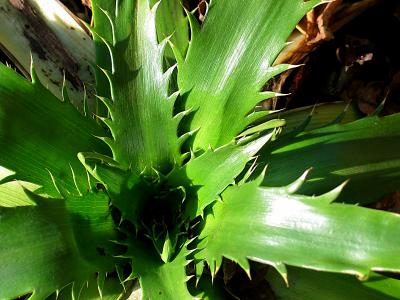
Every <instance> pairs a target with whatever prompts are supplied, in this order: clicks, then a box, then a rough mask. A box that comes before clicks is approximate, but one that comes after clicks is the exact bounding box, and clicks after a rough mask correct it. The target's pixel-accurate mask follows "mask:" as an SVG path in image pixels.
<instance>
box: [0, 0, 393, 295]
mask: <svg viewBox="0 0 400 300" xmlns="http://www.w3.org/2000/svg"><path fill="white" fill-rule="evenodd" d="M168 3H169V4H171V3H172V4H174V6H169V9H171V7H173V9H172V10H177V8H178V10H180V9H181V8H180V6H179V5H176V2H174V1H169V2H168ZM317 4H319V1H317V0H310V1H307V2H303V1H302V0H280V1H266V0H251V1H248V0H247V1H242V0H237V1H232V0H213V1H212V2H211V3H210V5H209V8H208V13H207V16H206V19H205V21H204V23H203V24H199V23H198V22H197V21H196V19H195V18H194V17H193V15H192V13H191V12H187V17H186V18H187V20H189V23H190V26H189V27H190V41H188V40H187V39H188V34H187V33H186V29H187V27H186V26H184V25H185V24H186V23H185V18H183V17H182V18H180V19H179V20H180V21H179V22H177V24H178V23H179V26H178V25H177V24H174V23H173V22H172V23H171V22H170V23H168V22H167V21H168V20H167V18H168V14H161V15H160V16H157V17H156V15H157V9H159V7H160V6H159V5H163V3H161V4H160V3H156V4H153V3H150V2H149V1H148V0H130V1H128V0H124V1H105V0H96V1H93V14H94V27H93V28H91V30H92V34H93V39H94V43H95V47H96V66H95V68H96V82H97V83H96V90H97V97H98V99H99V101H101V103H102V104H103V105H104V110H103V111H105V112H106V113H105V114H100V113H98V115H97V116H95V118H92V116H91V115H90V114H89V113H87V115H82V114H81V113H80V112H78V110H77V109H76V108H75V107H73V105H72V104H70V102H69V101H68V97H67V93H66V92H65V93H63V95H64V97H63V99H57V98H56V97H55V96H53V95H52V94H51V93H50V92H49V91H48V90H47V89H46V88H45V87H44V86H43V85H42V84H41V83H40V82H39V80H38V78H37V76H36V75H35V71H34V63H33V67H32V70H31V75H32V81H31V82H29V81H27V80H25V79H23V78H22V77H21V76H20V75H18V74H16V73H15V72H14V71H13V70H12V69H10V68H8V67H6V66H3V65H2V66H0V78H1V80H0V165H1V166H2V168H1V175H2V176H1V185H0V205H1V208H0V258H1V265H0V298H1V299H13V298H17V297H21V296H26V297H28V298H29V299H46V298H49V299H53V298H57V297H58V298H62V299H70V298H72V299H78V298H80V299H96V298H105V299H124V298H127V297H128V296H129V295H130V294H131V293H132V294H135V292H132V291H133V290H135V284H136V283H139V285H140V288H141V289H140V290H139V291H140V293H141V295H142V298H143V299H192V298H209V299H218V298H221V297H222V298H223V297H224V294H223V293H224V291H223V287H222V288H221V287H220V286H219V285H218V283H217V281H214V286H212V285H211V284H209V283H211V280H212V278H215V277H216V276H218V274H217V273H218V270H219V268H220V267H221V264H222V262H223V257H225V258H227V259H230V260H232V261H234V262H236V263H238V265H239V266H240V267H241V268H243V269H244V270H245V271H246V272H247V273H248V274H249V275H250V272H251V270H250V263H249V261H256V262H260V263H263V264H267V265H270V266H272V267H273V268H274V269H276V270H277V273H278V274H280V276H281V277H282V278H283V279H282V278H281V279H276V278H275V277H274V276H273V275H271V276H270V275H268V277H267V278H268V279H269V280H271V283H272V286H273V288H274V290H275V292H276V293H277V295H278V296H280V297H283V298H285V297H287V298H288V299H291V298H289V297H290V296H291V295H292V294H293V293H292V294H291V293H286V292H285V288H283V287H281V286H280V283H279V280H280V281H281V282H286V283H288V282H289V283H290V282H291V275H290V274H291V272H293V274H294V277H293V278H294V280H295V281H296V280H297V278H299V277H298V275H297V274H299V272H298V271H297V269H289V272H288V271H287V268H286V266H288V265H290V266H294V267H301V268H306V269H312V270H319V271H326V272H332V273H331V274H330V275H329V276H331V277H329V276H328V278H331V279H329V280H332V281H333V282H337V283H338V286H339V287H340V286H344V285H345V284H344V283H343V282H348V281H343V280H342V278H348V277H341V276H348V275H355V276H356V277H358V279H361V280H368V278H369V276H370V275H371V276H372V278H373V280H375V281H376V280H379V281H382V282H384V283H385V282H389V283H390V284H389V283H388V284H387V287H388V288H387V289H386V290H385V289H383V288H380V285H379V288H374V287H376V286H377V285H374V284H358V282H357V280H354V281H350V285H351V286H352V289H349V292H351V297H352V298H351V299H365V298H363V297H364V296H365V295H366V294H365V291H366V290H368V289H369V290H368V293H369V294H368V293H367V294H368V295H373V297H376V299H381V298H382V299H394V298H393V297H396V292H397V291H398V283H397V280H395V279H388V278H386V277H385V276H383V275H379V274H375V273H372V272H399V271H400V257H399V255H398V252H399V250H400V238H399V236H398V234H397V231H398V228H399V226H400V218H399V216H397V215H395V214H391V213H387V212H381V211H375V210H371V209H367V208H363V207H360V206H357V205H354V204H353V203H369V202H373V201H376V200H377V199H378V198H379V196H381V195H383V194H385V193H388V192H391V191H393V190H395V189H396V188H398V186H399V178H400V172H399V165H400V156H399V153H400V152H399V150H400V141H399V135H400V133H399V132H400V131H399V128H400V116H399V115H392V116H389V117H384V118H378V117H376V116H372V117H368V118H365V119H361V120H359V121H355V122H353V123H348V124H344V125H343V124H339V123H335V124H327V126H323V127H321V128H316V129H313V130H305V128H306V127H305V125H306V123H307V120H304V124H303V125H302V126H300V127H297V128H296V129H295V130H285V129H284V127H283V126H284V125H285V121H284V120H282V119H277V118H274V117H273V116H274V115H273V112H271V111H263V110H259V109H257V105H258V104H259V103H260V102H261V101H263V100H265V99H268V98H270V97H274V96H276V94H275V93H273V92H262V91H261V90H262V87H263V86H264V84H265V83H266V82H267V81H268V80H269V79H271V78H272V77H273V76H275V75H277V74H279V73H281V72H283V71H285V70H287V69H289V68H291V67H292V66H290V65H278V66H274V65H273V62H274V59H275V58H276V57H277V55H278V54H279V53H280V51H281V50H282V49H283V48H284V47H285V44H286V40H287V37H288V36H289V34H290V32H291V31H292V29H293V28H294V27H295V25H296V24H297V22H298V21H299V20H300V19H301V18H302V16H303V15H304V14H305V13H306V12H307V11H308V10H310V9H311V8H312V7H313V6H315V5H317ZM164 12H165V10H164ZM181 13H182V12H181ZM182 16H183V15H182ZM160 22H161V23H162V22H164V23H162V24H163V25H164V27H168V26H169V27H168V28H171V26H172V28H175V31H176V32H175V33H174V34H175V37H174V35H172V36H169V35H163V34H162V33H160V32H158V34H157V30H156V28H157V24H160ZM167 25H168V26H167ZM174 26H175V27H174ZM158 28H159V29H160V28H163V26H158ZM168 30H169V29H168ZM177 37H179V39H178V38H177ZM185 39H186V40H185ZM168 47H170V48H171V49H172V51H171V49H170V48H168ZM166 49H170V50H168V52H166V51H167V50H166ZM165 53H167V54H165ZM172 53H173V57H172ZM173 59H174V60H175V61H176V64H174V65H172V66H171V67H168V66H169V65H170V62H171V61H172V60H173ZM59 100H61V101H59ZM85 111H86V112H87V110H85ZM271 116H272V117H271ZM266 117H267V118H268V120H267V119H265V118H266ZM263 120H264V121H263ZM360 149H361V150H360ZM267 165H268V166H269V167H268V168H269V169H270V170H267V172H265V166H267ZM310 167H313V170H312V171H311V172H309V168H310ZM308 173H310V175H309V176H308ZM307 176H308V177H307ZM348 179H349V182H348V183H347V185H345V184H344V183H345V182H347V181H346V180H348ZM346 202H347V203H346ZM292 270H293V271H292ZM307 272H308V271H307ZM340 273H343V274H347V275H340ZM300 274H301V273H300ZM306 274H308V273H306ZM317 277H318V276H317ZM191 278H192V279H191ZM300 278H301V279H302V281H300V283H299V284H300V285H298V286H297V287H300V291H299V288H297V289H296V290H295V292H294V294H296V293H300V294H301V287H303V286H305V287H307V286H310V282H318V280H317V279H315V276H313V275H307V276H305V275H304V276H303V277H300ZM318 278H320V279H321V280H322V283H324V281H323V277H318ZM337 278H339V279H337ZM207 282H209V283H208V284H207ZM296 282H297V281H296ZM325 282H326V281H325ZM367 282H368V281H367ZM347 285H348V284H347ZM347 285H345V286H347ZM323 286H326V284H325V285H323ZM211 287H213V288H214V289H212V288H211ZM295 287H296V286H295ZM219 288H221V290H219ZM395 288H397V289H395ZM305 289H306V288H305ZM136 292H137V291H136ZM318 295H319V294H315V297H318ZM340 295H341V294H338V297H339V298H340V297H341V296H340ZM398 296H399V294H398V293H397V297H398ZM378 297H380V298H378ZM339 298H337V299H339ZM333 299H334V298H333ZM340 299H343V298H340ZM349 299H350V298H349ZM374 299H375V298H374Z"/></svg>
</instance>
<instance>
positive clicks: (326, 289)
mask: <svg viewBox="0 0 400 300" xmlns="http://www.w3.org/2000/svg"><path fill="white" fill-rule="evenodd" d="M288 272H289V287H288V286H286V284H285V283H284V282H283V280H282V278H281V276H280V275H279V274H278V273H277V272H276V271H274V270H270V271H269V272H268V275H267V279H268V281H269V283H270V285H271V287H272V290H273V291H274V294H275V295H276V297H277V298H276V299H277V300H299V299H307V300H321V299H324V300H366V299H371V300H372V299H373V300H395V299H399V298H400V281H399V280H396V279H392V278H388V277H385V276H382V275H379V274H376V273H374V274H372V275H371V277H370V278H369V279H368V280H367V281H359V280H357V279H356V278H352V277H351V276H348V275H342V274H334V273H326V272H317V271H311V270H305V269H300V268H288Z"/></svg>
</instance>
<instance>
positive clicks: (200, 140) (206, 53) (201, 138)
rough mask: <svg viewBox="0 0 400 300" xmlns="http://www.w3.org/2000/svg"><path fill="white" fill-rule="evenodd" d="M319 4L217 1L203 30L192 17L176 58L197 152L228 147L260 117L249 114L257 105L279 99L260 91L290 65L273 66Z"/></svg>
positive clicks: (315, 0) (299, 0) (313, 0)
mask: <svg viewBox="0 0 400 300" xmlns="http://www.w3.org/2000/svg"><path fill="white" fill-rule="evenodd" d="M318 2H319V1H318V0H311V1H307V2H304V1H303V0H282V1H265V0H250V1H232V0H214V1H212V3H211V6H210V9H209V11H208V14H207V17H206V19H205V22H204V23H203V24H202V26H201V27H200V26H199V24H198V23H197V22H196V20H195V19H194V17H193V16H191V15H189V18H190V19H189V20H190V23H191V24H190V25H191V33H192V34H191V42H190V45H189V49H188V52H187V55H186V57H185V58H181V59H178V69H179V72H178V85H179V88H180V91H181V93H182V94H184V93H187V94H188V97H187V100H186V103H185V105H186V108H187V109H193V110H194V111H196V113H195V115H194V117H193V120H192V122H191V124H190V130H194V129H199V131H198V132H197V134H196V136H195V139H194V148H195V149H197V148H202V149H207V148H208V146H209V145H211V146H212V147H214V148H216V147H218V146H222V145H224V144H227V143H229V142H230V141H231V140H232V139H234V138H235V137H236V135H238V134H239V133H240V132H241V131H242V130H244V129H245V128H246V127H247V126H248V125H249V124H251V123H252V122H253V121H254V119H255V118H254V117H257V115H252V114H250V115H248V114H249V113H251V112H252V110H253V109H254V107H255V106H256V104H258V103H259V102H261V101H262V100H264V99H267V98H270V97H273V96H275V93H272V92H266V93H261V92H260V90H261V88H262V87H263V85H264V84H265V83H266V82H267V81H268V80H269V79H270V78H272V77H273V76H275V75H277V74H279V73H281V72H283V71H285V70H287V69H288V68H290V66H288V65H280V66H276V67H272V64H273V62H274V59H275V58H276V57H277V55H278V54H279V52H280V51H281V50H282V48H283V47H285V43H286V40H287V38H288V36H289V35H290V33H291V32H292V30H293V28H294V27H295V26H296V24H297V23H298V21H299V20H300V19H301V17H302V16H303V15H304V14H305V13H306V12H307V11H308V10H310V9H311V8H312V7H313V6H314V5H316V4H317V3H318ZM176 52H178V51H176ZM265 114H266V113H264V115H265Z"/></svg>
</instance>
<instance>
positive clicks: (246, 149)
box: [168, 133, 273, 218]
mask: <svg viewBox="0 0 400 300" xmlns="http://www.w3.org/2000/svg"><path fill="white" fill-rule="evenodd" d="M272 135H273V133H270V134H267V135H265V136H264V137H262V138H259V139H258V140H255V141H253V142H250V143H248V144H246V145H240V144H235V143H231V144H228V145H225V146H223V147H220V148H218V149H216V150H212V149H209V150H208V151H206V152H205V153H204V154H201V155H200V156H198V157H196V158H193V159H191V160H190V161H189V162H188V163H187V164H185V165H184V166H183V167H182V168H179V169H177V170H174V172H172V174H170V176H169V177H168V181H169V182H170V183H171V184H174V185H176V186H178V185H179V184H181V185H183V186H184V187H191V189H190V190H187V191H186V196H187V200H188V201H187V204H186V205H187V206H186V212H185V213H186V214H187V216H189V217H191V218H194V217H196V216H199V215H202V214H203V210H204V208H205V207H206V206H208V205H210V204H211V203H212V202H214V201H216V200H218V198H219V195H220V193H221V192H222V191H223V190H224V189H225V188H226V187H227V186H228V185H230V184H232V183H234V180H235V178H236V177H237V176H238V175H239V174H240V173H241V172H242V171H243V169H244V167H245V166H246V164H247V163H248V162H249V161H250V160H251V159H253V158H254V155H256V153H257V152H258V151H259V150H260V149H261V147H262V146H263V145H265V143H267V142H268V141H269V140H270V138H271V137H272Z"/></svg>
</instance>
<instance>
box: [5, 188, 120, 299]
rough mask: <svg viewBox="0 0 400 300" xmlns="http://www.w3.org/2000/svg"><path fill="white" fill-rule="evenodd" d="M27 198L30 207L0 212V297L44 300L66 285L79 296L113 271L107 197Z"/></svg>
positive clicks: (111, 226) (110, 221) (112, 231)
mask: <svg viewBox="0 0 400 300" xmlns="http://www.w3.org/2000/svg"><path fill="white" fill-rule="evenodd" d="M31 197H33V200H34V201H35V202H36V205H34V206H24V207H17V208H0V237H1V243H0V260H1V262H2V263H1V268H0V298H2V299H13V298H15V297H18V296H22V295H25V294H27V293H33V294H32V296H31V299H45V298H46V297H47V296H49V295H51V294H52V293H53V292H55V291H57V290H61V289H62V288H64V287H65V286H66V285H68V284H70V283H74V286H75V288H77V289H78V291H79V289H80V288H81V287H82V286H83V284H84V283H85V282H86V281H87V280H89V279H90V278H91V277H93V276H94V274H95V273H96V272H100V271H103V272H108V271H112V270H113V268H114V264H115V259H114V258H112V257H111V256H110V255H106V253H107V251H108V247H109V246H108V244H109V240H110V239H113V238H114V230H113V223H112V220H111V219H110V216H109V211H108V198H107V196H106V195H104V194H88V195H86V197H83V198H81V197H79V198H70V199H69V200H68V201H63V200H61V199H44V198H40V197H38V196H34V195H33V194H32V195H31ZM99 248H102V249H103V251H102V252H101V253H100V252H99V251H98V249H99ZM110 249H111V248H110ZM107 254H112V253H107Z"/></svg>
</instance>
